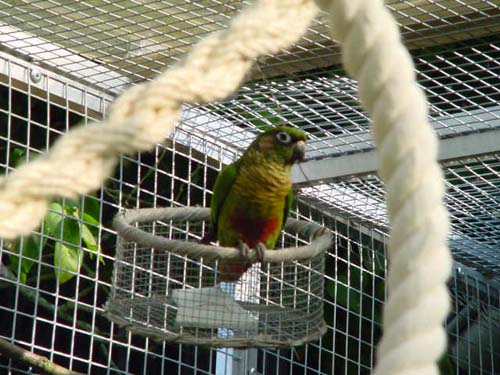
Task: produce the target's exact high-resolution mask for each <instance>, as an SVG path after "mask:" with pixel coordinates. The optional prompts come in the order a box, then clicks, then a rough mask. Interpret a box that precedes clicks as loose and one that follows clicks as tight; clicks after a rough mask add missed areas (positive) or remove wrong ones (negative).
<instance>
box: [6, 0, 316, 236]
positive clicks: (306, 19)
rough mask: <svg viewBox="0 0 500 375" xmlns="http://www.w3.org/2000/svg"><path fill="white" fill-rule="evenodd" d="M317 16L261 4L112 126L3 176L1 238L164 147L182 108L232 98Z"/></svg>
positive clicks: (289, 2)
mask: <svg viewBox="0 0 500 375" xmlns="http://www.w3.org/2000/svg"><path fill="white" fill-rule="evenodd" d="M316 12H317V8H316V7H315V6H314V4H313V3H312V2H311V1H309V0H280V1H269V0H262V1H259V2H257V3H255V4H254V5H253V6H251V7H248V8H247V9H246V10H245V11H243V12H242V13H241V14H240V15H239V16H238V17H235V18H234V19H233V20H232V22H231V24H230V27H229V28H228V29H227V30H223V31H220V32H216V33H213V34H211V35H210V36H208V37H207V38H206V39H204V40H202V41H201V42H200V43H198V44H197V45H196V46H195V47H194V48H193V50H192V52H191V54H190V55H189V56H188V57H187V59H186V61H185V62H184V63H182V64H180V65H179V66H176V67H174V68H172V69H169V70H167V71H166V72H164V73H163V74H161V75H160V76H158V77H157V78H156V79H155V80H153V81H151V82H149V83H145V84H141V85H137V86H134V87H132V88H130V89H128V90H127V91H126V92H125V93H124V94H123V95H121V96H120V97H119V98H118V99H117V100H116V101H115V103H114V104H113V106H112V108H111V113H110V116H109V118H108V120H107V121H105V122H104V123H102V124H96V123H93V124H90V125H89V126H86V127H83V126H80V127H77V128H74V129H73V130H71V131H70V132H69V133H68V134H66V135H65V136H64V137H61V138H60V139H59V140H58V141H57V143H56V144H55V145H54V146H53V147H52V149H51V150H50V152H49V153H48V154H47V155H45V156H43V157H40V158H38V159H37V160H36V161H34V162H32V163H28V164H25V165H23V166H21V167H20V168H19V169H18V170H16V171H15V172H13V173H11V174H10V175H9V176H8V177H2V178H0V237H3V238H9V239H12V238H15V237H17V236H19V235H23V234H28V233H29V232H30V231H31V230H32V229H33V228H35V227H36V226H37V225H39V223H40V221H41V220H42V219H43V217H44V215H45V213H46V211H47V207H48V203H49V202H50V201H51V200H52V199H54V198H56V197H75V196H78V195H80V194H83V193H87V192H90V191H93V190H95V189H97V188H99V186H100V185H101V183H102V182H103V181H104V180H105V178H106V177H107V176H108V175H109V174H111V172H112V170H113V167H114V166H115V164H116V162H117V160H118V158H119V156H120V155H121V154H130V153H135V152H138V151H145V150H149V149H151V148H152V147H154V145H155V144H157V143H159V142H162V141H163V140H164V138H165V136H167V135H168V134H169V133H170V132H171V130H172V129H173V127H174V123H175V122H176V121H177V119H178V117H179V114H180V110H181V105H182V104H184V103H205V102H210V101H214V100H219V99H223V98H226V97H227V96H229V95H230V94H231V93H232V92H233V91H234V90H235V89H236V88H237V87H238V86H239V85H240V84H241V82H242V81H243V79H244V77H245V74H247V72H248V71H249V69H250V68H251V65H252V63H253V61H254V60H255V58H257V57H258V56H261V55H265V54H272V53H276V52H277V51H279V50H280V49H283V48H286V47H288V46H289V45H290V44H292V43H293V42H295V41H296V40H297V39H298V38H299V37H300V36H301V35H302V34H303V33H304V32H305V30H306V29H307V26H308V25H309V23H310V21H311V19H312V18H313V17H314V15H315V14H316ZM291 25H293V27H290V26H291Z"/></svg>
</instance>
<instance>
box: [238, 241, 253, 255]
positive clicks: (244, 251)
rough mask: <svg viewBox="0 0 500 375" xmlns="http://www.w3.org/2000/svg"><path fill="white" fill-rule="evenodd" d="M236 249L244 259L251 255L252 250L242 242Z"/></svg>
mask: <svg viewBox="0 0 500 375" xmlns="http://www.w3.org/2000/svg"><path fill="white" fill-rule="evenodd" d="M236 248H237V249H238V250H239V251H240V254H241V256H242V257H245V258H248V254H250V248H249V247H248V245H247V244H246V243H244V242H243V241H240V242H239V243H238V246H236Z"/></svg>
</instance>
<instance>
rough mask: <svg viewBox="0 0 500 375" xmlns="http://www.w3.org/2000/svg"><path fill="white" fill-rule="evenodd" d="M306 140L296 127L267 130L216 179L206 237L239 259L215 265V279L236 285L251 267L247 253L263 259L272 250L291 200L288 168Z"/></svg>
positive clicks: (298, 159) (300, 158) (300, 156)
mask: <svg viewBox="0 0 500 375" xmlns="http://www.w3.org/2000/svg"><path fill="white" fill-rule="evenodd" d="M306 140H307V135H306V133H304V132H303V131H301V130H299V129H296V128H293V127H289V126H284V125H280V126H276V127H274V128H270V129H268V130H267V131H265V132H263V133H261V134H259V135H258V136H257V137H256V138H255V139H254V140H253V142H252V143H251V144H250V146H248V148H247V149H246V150H245V151H244V152H243V154H242V155H241V157H240V158H239V159H238V160H236V161H235V162H234V163H232V164H230V165H228V166H226V167H224V168H223V169H222V170H221V172H220V173H219V175H218V176H217V178H216V181H215V185H214V189H213V195H212V198H211V201H210V221H211V229H210V232H209V235H208V237H211V239H214V237H215V238H216V239H217V240H218V241H219V245H220V246H225V247H226V246H227V247H235V248H237V249H238V250H239V251H240V253H241V255H242V260H221V261H219V266H218V275H219V276H218V280H219V281H222V282H235V281H237V280H238V279H239V278H240V277H241V275H242V274H243V273H245V272H246V270H247V269H248V268H249V267H250V266H251V262H250V261H249V260H248V259H246V260H245V258H246V257H248V254H249V251H250V249H254V250H255V251H256V252H257V255H258V259H260V260H261V261H262V260H263V256H264V251H265V250H267V249H269V250H271V249H273V248H274V246H275V244H276V242H277V240H278V237H279V235H280V233H281V230H282V228H283V225H284V223H285V222H286V219H287V217H288V213H289V210H290V206H291V204H292V201H293V190H292V182H291V176H290V174H291V168H292V165H293V164H294V163H295V162H301V161H303V159H304V157H305V142H306ZM205 242H206V241H205Z"/></svg>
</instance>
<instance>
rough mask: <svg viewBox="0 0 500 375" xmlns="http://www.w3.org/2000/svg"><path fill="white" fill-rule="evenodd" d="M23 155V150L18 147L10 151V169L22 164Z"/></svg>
mask: <svg viewBox="0 0 500 375" xmlns="http://www.w3.org/2000/svg"><path fill="white" fill-rule="evenodd" d="M24 155H25V152H24V149H22V148H19V147H15V148H14V149H12V151H11V152H10V165H11V166H12V167H18V166H19V165H21V164H22V163H24V161H25V158H24Z"/></svg>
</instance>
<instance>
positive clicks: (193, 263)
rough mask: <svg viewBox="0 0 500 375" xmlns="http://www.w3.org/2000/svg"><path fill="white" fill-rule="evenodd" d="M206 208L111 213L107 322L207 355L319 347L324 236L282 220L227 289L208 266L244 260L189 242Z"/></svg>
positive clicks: (213, 267)
mask: <svg viewBox="0 0 500 375" xmlns="http://www.w3.org/2000/svg"><path fill="white" fill-rule="evenodd" d="M208 218H209V210H208V209H206V208H160V209H141V210H129V211H125V212H123V213H120V214H118V215H117V216H116V217H115V220H114V227H115V229H116V230H117V232H118V236H119V237H118V242H117V250H116V261H115V268H114V276H113V286H112V292H111V297H110V298H109V300H108V301H107V303H106V312H107V315H108V317H109V319H110V320H112V321H113V322H115V323H117V324H119V325H121V326H124V327H125V328H126V329H128V330H130V331H131V332H134V333H139V334H143V335H146V336H149V337H152V338H154V339H157V340H162V341H169V342H176V343H188V344H196V345H209V346H212V347H239V348H244V347H287V346H294V345H301V344H304V343H306V342H309V341H313V340H316V339H319V338H320V337H321V336H322V335H323V334H324V332H325V330H326V325H325V322H324V319H323V302H322V298H323V274H324V252H325V250H326V249H327V248H328V247H329V246H330V244H331V235H330V233H329V231H327V230H325V228H323V227H321V226H319V225H317V224H314V223H309V222H304V221H298V220H293V219H289V220H288V221H287V223H286V225H285V232H286V235H284V236H283V240H282V244H283V245H286V244H289V243H292V244H293V245H295V246H294V247H286V248H283V249H279V250H266V251H265V254H264V259H263V263H253V265H252V266H251V267H250V268H249V269H248V270H247V271H246V272H245V273H244V274H243V276H242V277H241V278H240V279H239V280H238V281H236V282H230V283H229V282H219V281H218V274H217V268H218V263H219V262H220V261H221V260H222V259H224V260H223V261H227V260H228V259H229V260H230V261H231V262H238V261H241V262H245V261H246V262H248V259H250V260H252V261H256V260H257V255H256V254H255V252H254V251H253V250H252V251H250V254H249V257H248V259H246V258H243V257H242V256H241V254H240V252H239V251H238V250H236V249H233V248H223V247H218V246H211V245H203V244H200V243H199V238H201V235H202V233H203V232H204V230H205V226H206V221H207V220H208Z"/></svg>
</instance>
